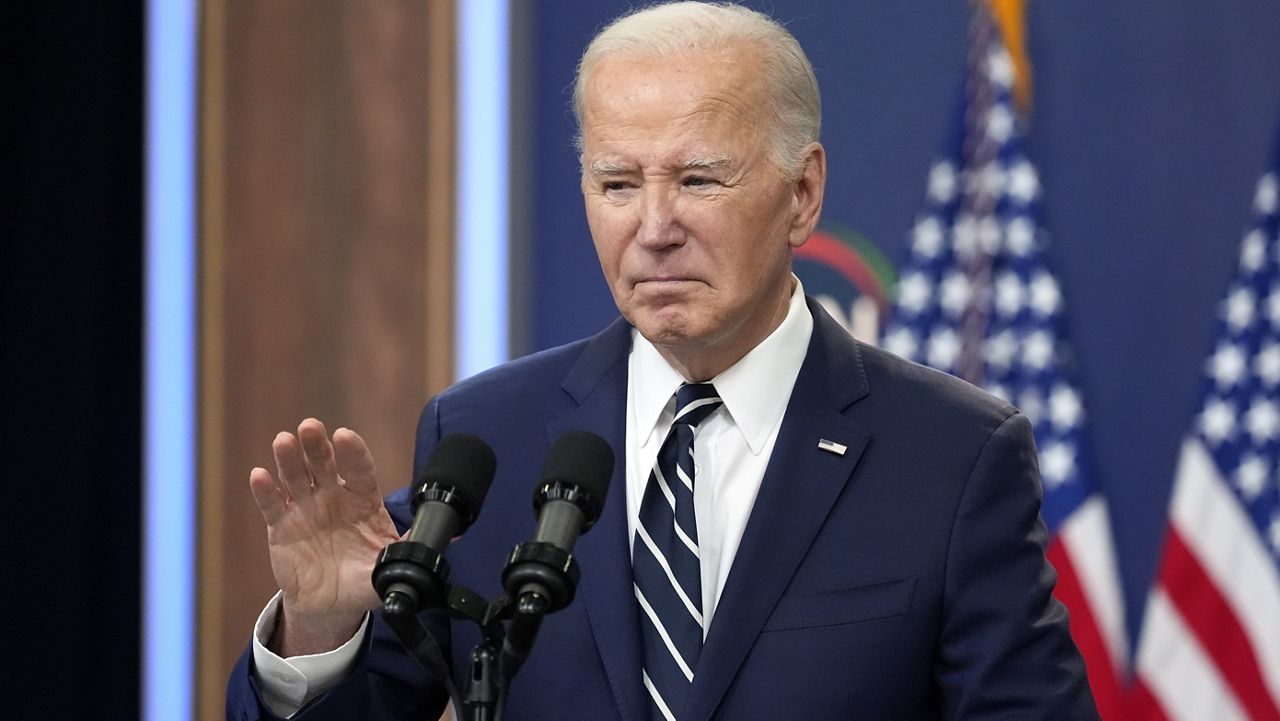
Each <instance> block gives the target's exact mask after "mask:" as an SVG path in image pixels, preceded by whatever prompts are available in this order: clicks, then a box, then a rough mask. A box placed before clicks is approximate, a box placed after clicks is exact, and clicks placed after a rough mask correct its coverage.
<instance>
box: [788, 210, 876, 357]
mask: <svg viewBox="0 0 1280 721" xmlns="http://www.w3.org/2000/svg"><path fill="white" fill-rule="evenodd" d="M794 268H795V273H796V276H797V277H799V278H800V281H801V282H802V283H804V289H805V292H806V293H808V294H809V295H811V296H813V297H814V298H815V299H816V300H817V301H818V302H819V303H821V304H822V307H823V308H825V309H826V311H827V312H828V313H830V314H831V316H832V317H833V318H835V319H836V320H837V321H839V322H840V324H841V325H843V326H844V327H845V328H847V329H848V330H849V332H850V333H852V334H853V335H854V337H855V338H857V339H858V340H862V341H866V342H868V343H876V342H878V341H879V335H880V326H881V325H882V323H883V319H884V318H885V317H886V316H887V315H888V313H889V308H890V303H891V301H892V298H893V292H894V286H895V285H896V284H897V282H898V276H897V273H895V272H894V269H893V265H892V264H891V263H890V262H889V260H888V259H887V258H885V256H884V254H883V253H881V252H880V249H879V248H877V247H876V246H875V244H873V243H872V242H871V241H870V240H867V238H866V236H864V235H862V234H861V233H858V232H857V231H854V230H850V229H848V228H843V227H840V226H832V225H826V226H824V227H822V228H819V229H818V230H815V231H814V232H813V235H811V236H809V240H808V241H807V242H806V243H805V244H804V245H802V246H800V247H799V248H798V249H796V252H795V256H794Z"/></svg>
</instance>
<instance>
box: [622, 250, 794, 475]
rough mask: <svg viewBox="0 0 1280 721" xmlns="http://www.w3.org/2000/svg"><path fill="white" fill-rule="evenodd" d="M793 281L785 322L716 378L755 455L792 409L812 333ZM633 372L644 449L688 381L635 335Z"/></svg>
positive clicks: (637, 423) (634, 399)
mask: <svg viewBox="0 0 1280 721" xmlns="http://www.w3.org/2000/svg"><path fill="white" fill-rule="evenodd" d="M792 280H793V281H794V284H793V287H792V290H791V302H790V305H789V306H788V308H787V316H786V317H785V318H783V319H782V323H781V324H780V325H779V326H778V327H777V328H775V329H774V331H773V332H772V333H770V334H769V337H767V338H765V339H764V340H763V341H761V342H760V344H759V345H757V346H756V347H755V348H753V349H751V351H750V352H749V353H747V354H746V355H745V356H743V357H742V359H741V360H739V361H738V362H737V363H734V364H733V365H732V366H730V367H729V368H727V369H726V370H725V371H724V372H723V373H721V374H720V375H718V376H716V377H715V378H712V379H711V383H712V384H714V385H715V387H716V391H717V392H719V394H720V397H721V398H722V399H723V400H724V407H725V409H726V410H727V411H728V412H729V415H730V416H731V417H732V418H733V422H734V424H735V425H736V426H737V427H738V429H739V430H740V431H741V432H742V434H743V437H744V439H745V440H746V442H747V446H748V447H749V448H750V449H751V452H752V453H753V454H758V453H760V452H761V451H762V450H763V449H764V444H765V442H766V441H768V440H769V434H770V432H771V431H772V430H773V428H774V426H776V425H777V424H778V421H780V420H781V419H782V414H783V413H784V412H785V411H786V409H787V401H788V400H789V399H790V398H791V389H792V387H793V386H795V381H796V376H798V375H799V374H800V366H801V365H802V364H803V363H804V357H805V354H806V353H807V352H808V350H809V337H810V335H812V333H813V315H812V314H811V313H810V312H809V308H808V306H806V305H805V302H804V286H803V285H801V283H800V279H799V278H796V277H795V276H794V275H793V276H792ZM630 373H631V390H632V394H633V395H632V398H631V404H630V405H631V412H632V413H633V414H634V415H635V428H636V430H637V431H639V434H638V435H639V441H640V445H641V446H645V445H647V444H648V443H649V440H650V438H652V437H653V436H654V430H655V428H656V426H657V425H658V420H659V418H660V417H661V416H662V411H663V410H664V409H665V408H666V407H667V404H668V403H670V401H671V396H672V395H673V394H674V393H675V392H676V389H677V388H678V387H679V386H680V384H681V383H684V382H685V379H684V378H683V377H681V376H680V374H679V373H678V372H677V371H676V370H675V369H674V368H672V367H671V365H670V364H669V363H667V361H666V359H665V358H663V357H662V355H661V354H660V353H658V349H657V348H655V347H654V346H653V344H652V343H650V342H649V341H648V340H647V339H646V338H645V337H644V336H642V335H640V333H638V332H636V331H634V330H633V331H632V345H631V358H630Z"/></svg>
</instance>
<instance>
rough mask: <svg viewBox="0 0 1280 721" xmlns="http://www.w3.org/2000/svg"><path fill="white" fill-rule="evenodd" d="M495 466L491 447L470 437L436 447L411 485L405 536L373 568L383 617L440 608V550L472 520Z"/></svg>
mask: <svg viewBox="0 0 1280 721" xmlns="http://www.w3.org/2000/svg"><path fill="white" fill-rule="evenodd" d="M496 466H497V462H496V460H495V459H494V456H493V449H491V448H489V444H487V443H485V442H484V441H483V440H481V439H479V438H477V437H476V436H473V435H468V434H466V433H451V434H449V435H447V436H445V437H444V438H441V439H440V442H439V443H438V444H436V447H435V449H434V450H432V451H431V456H430V457H428V458H427V464H426V466H425V467H424V468H423V470H422V475H421V476H420V477H419V478H418V481H417V482H416V483H415V484H414V486H413V491H412V497H411V500H410V508H411V509H412V511H413V525H411V526H410V527H409V533H408V535H407V536H406V537H405V540H403V541H398V542H396V543H393V544H391V545H389V546H387V547H386V548H385V549H383V551H382V553H381V555H379V556H378V562H377V564H376V565H375V566H374V569H373V587H374V588H375V589H376V590H377V592H378V595H379V596H380V597H381V598H382V604H383V608H384V609H385V610H386V611H387V613H390V614H393V615H411V614H414V613H417V612H418V611H419V610H421V609H423V608H431V607H443V606H444V605H445V604H446V601H447V597H448V580H449V564H448V563H447V562H446V561H445V559H444V551H445V549H446V548H448V547H449V542H450V541H451V540H452V539H453V538H455V537H457V536H459V535H461V534H462V532H463V531H465V530H467V529H468V528H469V527H470V526H471V524H472V523H474V522H475V520H476V516H477V515H479V513H480V507H481V506H482V505H483V504H484V497H485V495H486V494H488V492H489V484H490V483H492V482H493V474H494V470H495V468H496Z"/></svg>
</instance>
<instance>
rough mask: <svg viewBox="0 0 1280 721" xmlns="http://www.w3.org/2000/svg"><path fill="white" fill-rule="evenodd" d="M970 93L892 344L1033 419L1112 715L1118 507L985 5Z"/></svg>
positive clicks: (932, 176) (1092, 661) (1050, 506)
mask: <svg viewBox="0 0 1280 721" xmlns="http://www.w3.org/2000/svg"><path fill="white" fill-rule="evenodd" d="M976 7H977V12H976V14H975V20H974V27H973V33H972V44H971V47H970V51H969V59H968V73H967V80H966V87H965V103H964V109H963V112H962V114H961V116H960V118H959V126H960V127H959V130H960V132H958V133H956V138H955V141H954V143H953V147H952V148H951V151H950V152H949V153H948V157H946V158H945V159H943V160H940V161H938V162H936V163H935V164H934V165H933V167H932V169H931V170H930V171H929V180H928V191H927V200H926V205H925V209H924V211H923V212H922V213H921V215H920V216H919V218H918V219H917V222H916V223H915V226H914V228H913V229H912V231H911V232H910V246H911V250H910V256H909V258H908V259H907V261H906V262H905V264H904V267H903V269H902V272H901V274H900V276H899V284H898V298H897V300H896V304H895V308H894V314H893V318H892V319H891V320H890V322H889V324H888V325H887V326H886V328H885V333H884V335H883V337H882V344H883V345H884V347H885V348H887V349H888V350H890V351H891V352H894V353H896V354H898V355H901V356H903V357H905V358H908V359H911V360H914V361H917V362H920V363H923V364H926V365H929V366H932V367H934V368H938V369H940V370H944V371H947V372H949V373H952V374H954V375H957V376H959V377H961V378H964V379H965V380H967V381H969V382H971V383H974V384H975V385H978V386H981V387H982V388H985V389H986V390H987V391H989V392H991V393H993V394H995V395H997V396H1000V397H1001V398H1004V399H1006V400H1009V401H1011V402H1012V403H1014V404H1015V405H1016V406H1017V407H1018V408H1019V409H1020V410H1021V411H1022V412H1023V413H1024V414H1026V416H1027V417H1028V418H1029V419H1030V420H1031V422H1032V424H1033V427H1034V431H1035V438H1036V444H1037V447H1038V449H1039V460H1040V474H1041V481H1042V484H1043V486H1044V496H1045V497H1044V505H1043V509H1042V513H1043V516H1044V519H1045V522H1046V524H1047V525H1048V527H1049V532H1050V534H1051V541H1050V546H1049V559H1050V561H1051V562H1052V563H1053V565H1054V567H1055V568H1056V569H1057V571H1058V586H1057V590H1056V591H1055V593H1056V595H1057V596H1058V598H1059V599H1060V600H1061V601H1062V602H1063V603H1064V604H1066V606H1067V607H1068V609H1069V610H1070V612H1071V633H1072V636H1073V637H1074V639H1075V641H1076V644H1077V645H1078V646H1079V647H1080V649H1081V652H1082V653H1083V654H1084V657H1085V662H1086V665H1087V667H1088V670H1089V681H1090V684H1091V686H1092V689H1093V693H1094V698H1095V699H1096V701H1097V704H1098V709H1099V711H1100V712H1101V713H1102V715H1103V718H1109V719H1120V718H1123V712H1122V708H1121V704H1122V701H1123V695H1122V692H1121V684H1120V678H1121V675H1122V674H1123V673H1124V669H1125V668H1126V666H1127V655H1128V647H1127V638H1126V634H1125V626H1124V607H1123V598H1122V594H1121V591H1120V583H1119V574H1118V572H1117V570H1116V563H1115V554H1114V552H1113V550H1114V549H1113V545H1112V535H1111V526H1110V520H1109V515H1108V512H1107V507H1106V504H1105V502H1104V500H1103V498H1102V496H1101V495H1100V494H1099V493H1098V490H1097V488H1096V487H1095V485H1094V483H1093V479H1092V476H1091V473H1090V468H1089V462H1088V459H1089V457H1090V452H1089V448H1088V444H1087V440H1086V434H1085V413H1084V404H1083V403H1082V401H1081V394H1080V389H1079V387H1078V386H1077V384H1076V382H1075V381H1074V379H1073V378H1072V376H1071V373H1070V369H1071V361H1070V353H1069V350H1068V348H1067V345H1066V343H1065V342H1064V341H1065V337H1064V322H1063V309H1062V305H1063V302H1062V301H1063V298H1062V290H1061V288H1060V286H1059V284H1058V281H1057V279H1056V278H1055V277H1054V275H1053V273H1052V272H1051V271H1050V270H1049V268H1048V266H1047V264H1046V262H1045V248H1046V243H1047V240H1048V237H1047V235H1046V233H1045V232H1044V230H1043V228H1042V224H1041V222H1040V220H1041V219H1040V207H1039V198H1040V192H1041V189H1040V181H1039V177H1038V175H1037V173H1036V170H1035V168H1034V167H1033V166H1032V164H1031V163H1030V161H1029V160H1028V159H1027V156H1026V154H1025V151H1024V149H1023V141H1022V134H1021V128H1020V127H1019V119H1018V116H1017V114H1016V113H1015V110H1014V105H1013V102H1012V98H1011V87H1012V85H1013V80H1014V66H1013V63H1012V60H1011V59H1010V56H1009V54H1008V52H1007V51H1006V50H1005V47H1004V45H1003V43H1002V40H1001V37H1000V35H999V33H998V32H997V30H996V28H995V27H994V26H993V24H992V22H991V18H990V16H989V15H987V13H986V11H985V7H984V6H982V5H980V4H977V5H976Z"/></svg>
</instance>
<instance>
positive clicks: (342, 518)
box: [249, 418, 398, 656]
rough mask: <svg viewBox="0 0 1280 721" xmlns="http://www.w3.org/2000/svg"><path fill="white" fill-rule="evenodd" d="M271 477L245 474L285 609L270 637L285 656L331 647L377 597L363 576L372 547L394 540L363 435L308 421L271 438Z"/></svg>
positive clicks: (371, 559) (348, 632)
mask: <svg viewBox="0 0 1280 721" xmlns="http://www.w3.org/2000/svg"><path fill="white" fill-rule="evenodd" d="M271 450H272V453H273V455H274V456H275V461H276V470H277V475H276V477H275V478H273V477H272V475H271V473H270V472H269V471H267V469H265V468H254V469H253V470H252V471H250V473H249V488H250V490H252V491H253V498H254V500H255V501H257V503H258V508H259V509H261V511H262V516H263V518H264V519H266V522H267V548H268V551H269V552H270V555H271V571H272V573H273V574H275V578H276V583H277V584H279V586H280V590H281V591H282V592H283V593H282V599H283V601H282V611H281V616H280V618H279V619H278V621H277V624H276V631H275V634H274V636H273V637H272V639H271V642H270V643H269V644H268V645H269V646H270V647H271V648H272V650H274V651H275V652H276V653H279V654H280V655H282V656H298V655H303V654H312V653H320V652H324V651H331V650H333V649H335V648H337V647H338V646H340V645H342V644H343V643H345V642H346V641H347V640H349V639H350V638H351V636H352V635H353V634H354V633H355V632H356V629H357V628H359V625H360V622H361V620H362V619H363V617H364V614H365V613H366V612H367V611H370V610H372V609H374V608H377V606H378V605H379V600H378V597H377V594H376V593H375V592H374V590H373V586H372V584H371V582H370V580H369V578H370V574H371V573H372V572H373V565H374V562H375V561H376V560H377V556H378V553H379V552H380V551H381V550H382V549H383V547H385V546H386V545H387V544H389V543H392V542H394V541H396V540H397V537H398V536H397V533H396V528H395V525H394V524H393V523H392V522H391V517H390V516H389V515H388V514H387V511H386V508H384V507H383V505H382V497H381V494H380V492H379V490H378V483H377V480H376V475H375V470H374V465H373V456H372V455H371V454H370V453H369V448H368V446H367V445H365V442H364V439H362V438H361V437H360V436H359V435H357V434H356V433H355V432H354V431H351V430H348V429H346V428H339V429H338V430H336V431H334V433H333V439H332V441H331V440H330V439H329V436H328V433H327V431H326V430H325V427H324V424H323V423H321V422H320V421H318V420H316V419H314V418H308V419H307V420H305V421H303V422H302V423H301V424H300V425H299V426H298V433H297V435H296V436H295V435H294V434H291V433H280V434H279V435H277V436H276V438H275V441H273V442H272V444H271Z"/></svg>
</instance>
